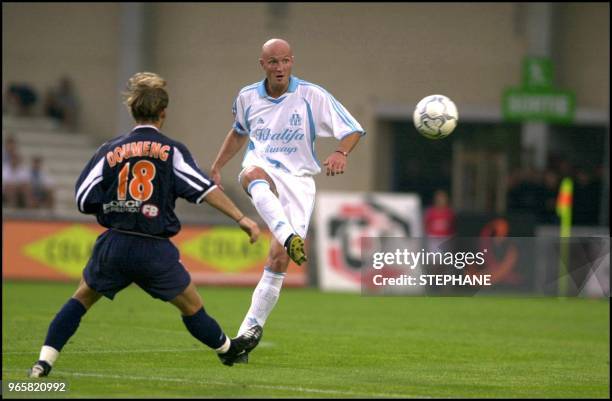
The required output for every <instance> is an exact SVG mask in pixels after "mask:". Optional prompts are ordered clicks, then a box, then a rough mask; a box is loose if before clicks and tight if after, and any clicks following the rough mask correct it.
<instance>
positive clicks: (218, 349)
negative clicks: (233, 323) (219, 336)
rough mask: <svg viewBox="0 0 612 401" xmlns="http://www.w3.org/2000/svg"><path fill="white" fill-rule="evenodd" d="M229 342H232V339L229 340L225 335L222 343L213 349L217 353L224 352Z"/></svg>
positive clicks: (228, 346)
mask: <svg viewBox="0 0 612 401" xmlns="http://www.w3.org/2000/svg"><path fill="white" fill-rule="evenodd" d="M231 344H232V340H230V338H229V337H228V336H227V335H225V342H224V343H223V345H222V346H220V347H219V348H217V349H216V350H215V351H217V354H225V353H226V352H227V351H228V350H229V349H230V345H231Z"/></svg>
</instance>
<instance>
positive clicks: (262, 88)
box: [257, 75, 300, 100]
mask: <svg viewBox="0 0 612 401" xmlns="http://www.w3.org/2000/svg"><path fill="white" fill-rule="evenodd" d="M299 81H300V79H299V78H298V77H295V76H293V75H292V76H291V77H289V87H288V88H287V92H285V93H293V92H295V90H296V89H297V87H298V84H299ZM257 92H258V93H259V96H260V97H265V98H266V99H269V100H277V99H274V98H273V97H270V96H268V92H267V91H266V79H264V80H263V81H261V82H259V86H258V87H257ZM285 93H283V94H282V95H281V97H282V96H284V95H285Z"/></svg>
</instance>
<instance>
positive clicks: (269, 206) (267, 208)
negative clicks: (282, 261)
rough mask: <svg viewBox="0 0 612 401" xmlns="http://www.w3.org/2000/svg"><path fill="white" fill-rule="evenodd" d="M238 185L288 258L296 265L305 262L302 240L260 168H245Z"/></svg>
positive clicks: (267, 177)
mask: <svg viewBox="0 0 612 401" xmlns="http://www.w3.org/2000/svg"><path fill="white" fill-rule="evenodd" d="M240 183H241V184H242V187H243V188H244V190H245V191H246V193H247V194H248V195H249V196H250V197H251V200H252V202H253V205H254V206H255V209H257V212H258V213H259V215H260V216H261V218H262V219H263V220H264V222H265V223H266V225H267V226H268V228H269V229H270V231H271V232H272V235H274V238H276V241H278V242H279V243H280V244H283V247H284V249H285V250H286V252H287V253H288V254H289V257H290V258H291V259H292V260H293V261H294V262H295V263H297V264H298V265H300V264H302V263H304V262H305V261H306V253H305V252H304V239H303V238H302V237H301V236H300V235H298V234H297V233H296V231H295V229H294V228H293V227H292V226H291V223H290V222H289V219H288V218H287V216H286V214H285V212H284V210H283V206H282V204H281V202H280V200H279V199H278V193H277V191H276V187H275V185H274V180H272V178H270V176H269V175H268V174H267V173H266V172H265V171H264V170H263V169H262V168H260V167H257V166H251V167H247V168H246V169H245V170H244V171H243V172H242V173H241V175H240Z"/></svg>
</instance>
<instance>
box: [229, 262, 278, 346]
mask: <svg viewBox="0 0 612 401" xmlns="http://www.w3.org/2000/svg"><path fill="white" fill-rule="evenodd" d="M284 278H285V273H275V272H273V271H271V270H268V267H265V268H264V272H263V275H262V276H261V279H260V280H259V283H258V284H257V287H255V291H253V297H252V299H251V307H250V308H249V311H248V312H247V314H246V316H245V317H244V320H243V321H242V324H241V325H240V329H238V335H241V334H242V333H244V332H245V331H247V330H248V329H249V328H251V327H253V326H255V325H257V324H258V325H260V326H261V327H263V325H264V324H265V323H266V320H267V319H268V315H270V312H272V309H273V308H274V305H276V301H278V296H279V295H280V290H281V287H282V286H283V279H284Z"/></svg>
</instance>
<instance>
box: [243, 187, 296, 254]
mask: <svg viewBox="0 0 612 401" xmlns="http://www.w3.org/2000/svg"><path fill="white" fill-rule="evenodd" d="M248 192H249V193H250V194H251V201H252V202H253V205H254V206H255V209H257V211H258V212H259V215H260V216H261V218H262V219H263V220H264V221H265V222H266V225H267V226H268V228H269V229H270V231H271V232H272V234H273V235H274V238H276V240H277V241H278V242H279V243H280V244H281V245H285V241H286V240H287V238H288V237H289V236H290V235H291V234H293V233H294V232H295V230H294V229H293V227H292V226H291V224H290V223H289V219H288V218H287V216H286V215H285V212H284V210H283V206H282V205H281V203H280V200H279V199H278V198H277V197H276V195H274V193H273V192H272V190H271V189H270V184H268V181H266V180H254V181H251V183H250V184H249V187H248Z"/></svg>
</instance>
